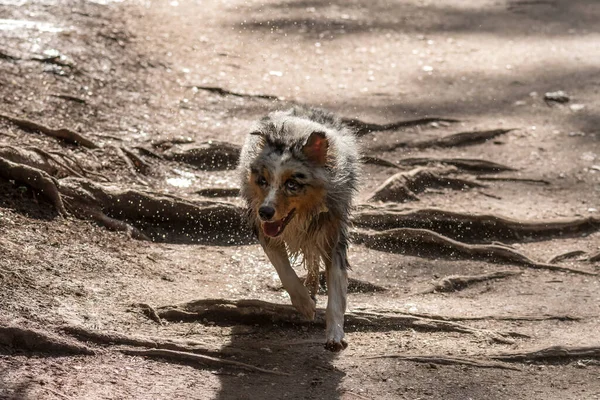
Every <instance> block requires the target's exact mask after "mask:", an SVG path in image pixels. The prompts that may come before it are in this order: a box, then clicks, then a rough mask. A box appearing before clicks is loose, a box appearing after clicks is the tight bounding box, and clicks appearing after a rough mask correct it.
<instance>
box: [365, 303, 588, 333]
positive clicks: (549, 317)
mask: <svg viewBox="0 0 600 400" xmlns="http://www.w3.org/2000/svg"><path fill="white" fill-rule="evenodd" d="M361 310H363V309H361ZM363 311H367V312H368V310H367V309H364V310H363ZM377 312H379V313H383V314H402V315H412V316H415V317H421V318H428V319H435V320H442V321H529V322H537V321H581V320H582V319H583V318H582V317H578V316H574V315H568V314H541V315H540V314H537V315H482V316H460V315H456V316H448V315H437V314H429V313H412V312H399V311H394V310H377ZM515 336H519V335H518V334H517V335H515ZM524 337H528V336H524Z"/></svg>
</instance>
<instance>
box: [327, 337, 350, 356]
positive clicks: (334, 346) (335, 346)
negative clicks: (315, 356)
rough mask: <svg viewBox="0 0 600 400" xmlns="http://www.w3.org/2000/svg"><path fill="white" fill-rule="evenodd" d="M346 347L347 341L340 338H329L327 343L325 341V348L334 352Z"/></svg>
mask: <svg viewBox="0 0 600 400" xmlns="http://www.w3.org/2000/svg"><path fill="white" fill-rule="evenodd" d="M346 347H348V343H347V342H346V341H345V340H344V339H340V340H339V341H336V340H334V339H331V340H328V341H327V343H325V349H327V350H329V351H332V352H334V353H337V352H340V351H342V350H344V349H345V348H346Z"/></svg>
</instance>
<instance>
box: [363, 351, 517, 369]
mask: <svg viewBox="0 0 600 400" xmlns="http://www.w3.org/2000/svg"><path fill="white" fill-rule="evenodd" d="M382 358H393V359H396V360H403V361H412V362H416V363H424V364H440V365H468V366H470V367H477V368H498V369H509V370H513V371H520V370H521V369H520V368H517V367H514V366H512V365H508V364H504V363H500V362H497V361H486V360H478V359H474V358H465V357H449V356H429V355H405V354H385V355H381V356H373V357H367V360H377V359H382Z"/></svg>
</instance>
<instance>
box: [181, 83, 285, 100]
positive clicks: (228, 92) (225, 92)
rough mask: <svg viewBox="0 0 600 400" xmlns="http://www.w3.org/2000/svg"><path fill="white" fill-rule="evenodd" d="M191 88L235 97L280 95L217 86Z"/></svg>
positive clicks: (267, 97) (275, 97)
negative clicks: (234, 90) (237, 90)
mask: <svg viewBox="0 0 600 400" xmlns="http://www.w3.org/2000/svg"><path fill="white" fill-rule="evenodd" d="M189 87H191V88H196V89H198V90H204V91H207V92H211V93H216V94H219V95H221V96H235V97H244V98H251V99H265V100H279V97H278V96H273V95H270V94H250V93H239V92H232V91H231V90H227V89H223V88H221V87H217V86H196V85H194V86H189Z"/></svg>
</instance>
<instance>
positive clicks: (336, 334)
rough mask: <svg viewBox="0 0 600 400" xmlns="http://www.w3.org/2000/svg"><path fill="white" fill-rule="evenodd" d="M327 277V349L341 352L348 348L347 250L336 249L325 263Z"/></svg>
mask: <svg viewBox="0 0 600 400" xmlns="http://www.w3.org/2000/svg"><path fill="white" fill-rule="evenodd" d="M325 267H326V277H327V311H326V314H325V318H326V323H327V329H326V340H327V342H326V343H325V348H326V349H327V350H331V351H341V350H344V349H345V348H346V347H348V344H347V343H346V341H345V340H344V313H345V312H346V292H347V291H348V271H347V268H348V260H347V255H346V249H345V248H342V249H339V248H338V249H334V251H333V254H332V256H331V259H330V261H326V262H325Z"/></svg>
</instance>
